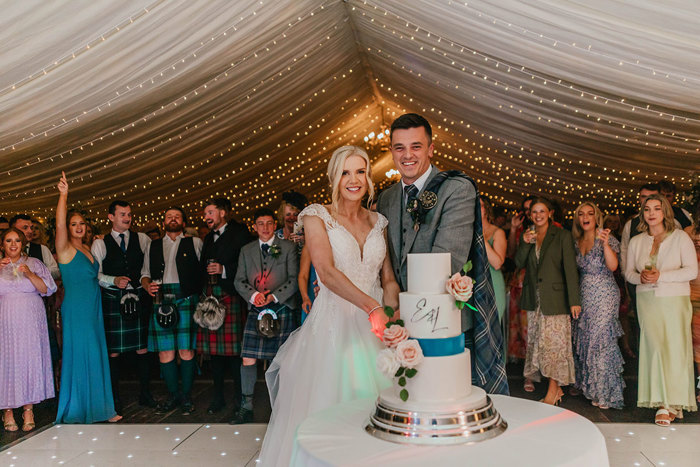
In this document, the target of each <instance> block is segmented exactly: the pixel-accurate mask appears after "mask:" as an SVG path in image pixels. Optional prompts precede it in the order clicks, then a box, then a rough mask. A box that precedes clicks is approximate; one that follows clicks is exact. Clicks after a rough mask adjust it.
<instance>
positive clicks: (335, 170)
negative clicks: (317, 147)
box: [328, 146, 374, 212]
mask: <svg viewBox="0 0 700 467" xmlns="http://www.w3.org/2000/svg"><path fill="white" fill-rule="evenodd" d="M352 156H359V157H361V158H363V159H364V160H365V169H366V171H365V178H366V181H367V194H368V195H369V199H368V200H367V206H371V205H372V199H373V198H374V184H373V183H372V175H371V173H372V172H371V170H372V168H371V167H370V162H369V156H368V155H367V153H366V152H365V150H364V149H362V148H359V147H357V146H343V147H340V148H338V149H336V150H335V151H333V156H331V160H330V162H328V181H329V182H330V184H331V209H332V210H333V212H338V201H339V198H340V190H339V188H338V185H340V177H342V175H343V168H344V167H345V161H346V160H347V159H348V158H349V157H352Z"/></svg>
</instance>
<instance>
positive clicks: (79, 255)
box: [56, 173, 121, 423]
mask: <svg viewBox="0 0 700 467" xmlns="http://www.w3.org/2000/svg"><path fill="white" fill-rule="evenodd" d="M58 191H59V192H60V195H59V197H58V206H57V207H56V255H57V257H58V267H59V268H60V270H61V277H62V279H63V286H64V288H65V298H64V299H63V304H62V306H61V317H62V319H63V364H62V367H61V390H60V392H59V397H58V413H57V415H56V422H57V423H94V422H103V421H105V420H108V421H110V422H116V421H118V420H120V419H121V416H119V415H117V413H116V411H115V410H114V400H113V399H112V383H111V381H110V377H109V362H108V360H107V341H106V339H105V331H104V322H103V318H102V300H101V297H100V287H99V285H98V282H97V271H98V270H99V265H98V264H97V261H95V259H94V258H93V257H92V254H90V248H89V247H88V246H87V245H85V244H83V241H82V239H83V237H84V236H85V232H86V223H85V219H84V218H83V216H82V215H80V214H78V213H76V212H71V213H69V214H66V210H67V208H66V205H67V203H68V181H67V180H66V175H65V173H63V174H62V176H61V180H60V181H59V182H58ZM66 224H67V225H66Z"/></svg>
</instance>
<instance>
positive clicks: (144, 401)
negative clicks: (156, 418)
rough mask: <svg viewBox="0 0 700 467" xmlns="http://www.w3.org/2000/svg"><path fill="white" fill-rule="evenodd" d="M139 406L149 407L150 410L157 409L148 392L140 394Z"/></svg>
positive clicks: (156, 404)
mask: <svg viewBox="0 0 700 467" xmlns="http://www.w3.org/2000/svg"><path fill="white" fill-rule="evenodd" d="M139 405H140V406H141V407H150V408H152V409H155V408H156V407H158V403H157V402H156V401H155V399H153V396H152V395H151V393H150V392H142V393H141V395H140V396H139Z"/></svg>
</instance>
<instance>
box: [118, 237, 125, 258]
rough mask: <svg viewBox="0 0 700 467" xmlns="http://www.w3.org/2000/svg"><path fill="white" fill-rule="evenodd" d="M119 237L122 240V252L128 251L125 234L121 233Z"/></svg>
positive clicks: (120, 244)
mask: <svg viewBox="0 0 700 467" xmlns="http://www.w3.org/2000/svg"><path fill="white" fill-rule="evenodd" d="M119 238H121V241H120V242H119V248H121V249H122V253H126V241H125V240H124V234H123V233H120V234H119Z"/></svg>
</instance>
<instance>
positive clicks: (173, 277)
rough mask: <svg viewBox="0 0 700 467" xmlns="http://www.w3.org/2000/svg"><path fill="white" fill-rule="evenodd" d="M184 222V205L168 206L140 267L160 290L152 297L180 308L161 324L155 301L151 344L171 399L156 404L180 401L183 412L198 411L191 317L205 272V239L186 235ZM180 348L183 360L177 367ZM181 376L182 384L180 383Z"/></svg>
mask: <svg viewBox="0 0 700 467" xmlns="http://www.w3.org/2000/svg"><path fill="white" fill-rule="evenodd" d="M186 224H187V217H186V215H185V211H184V210H183V209H182V208H180V207H172V208H170V209H168V210H167V211H165V220H164V222H163V228H164V230H165V236H164V237H163V238H161V239H158V240H153V241H152V242H151V244H150V246H149V247H148V249H147V252H146V255H145V258H144V261H143V269H142V271H141V284H142V285H143V288H144V289H145V290H147V291H148V293H149V294H150V295H151V296H152V297H156V295H157V299H158V300H154V302H155V301H163V303H164V304H163V308H165V307H166V306H167V304H175V306H176V308H177V313H178V314H179V318H178V320H177V324H175V325H174V326H172V327H163V326H162V325H161V324H160V323H159V322H158V319H157V318H156V316H157V313H158V310H159V309H160V308H161V305H156V304H155V303H154V306H153V311H154V312H153V317H152V318H151V323H150V327H149V336H148V350H150V351H151V352H158V358H159V360H160V369H161V372H162V374H163V379H165V385H166V386H167V388H168V399H167V400H166V401H165V402H164V403H162V404H159V405H158V412H159V413H166V412H170V411H171V410H173V409H175V408H176V407H177V406H178V405H181V409H182V414H183V415H189V414H190V413H192V412H193V411H194V404H193V403H192V384H193V382H194V374H195V368H196V363H195V361H194V350H195V348H196V341H197V327H198V326H197V325H196V324H195V322H194V320H193V319H192V317H193V316H194V312H195V309H196V308H197V300H198V298H199V292H200V291H201V276H202V275H201V271H200V264H199V258H200V255H201V252H202V241H201V240H200V239H199V238H196V237H185V235H184V230H185V225H186ZM176 351H177V353H178V355H179V356H180V360H181V363H180V368H179V371H178V365H177V360H176V359H175V352H176ZM180 378H181V379H182V390H180V388H179V384H178V380H179V379H180Z"/></svg>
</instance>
